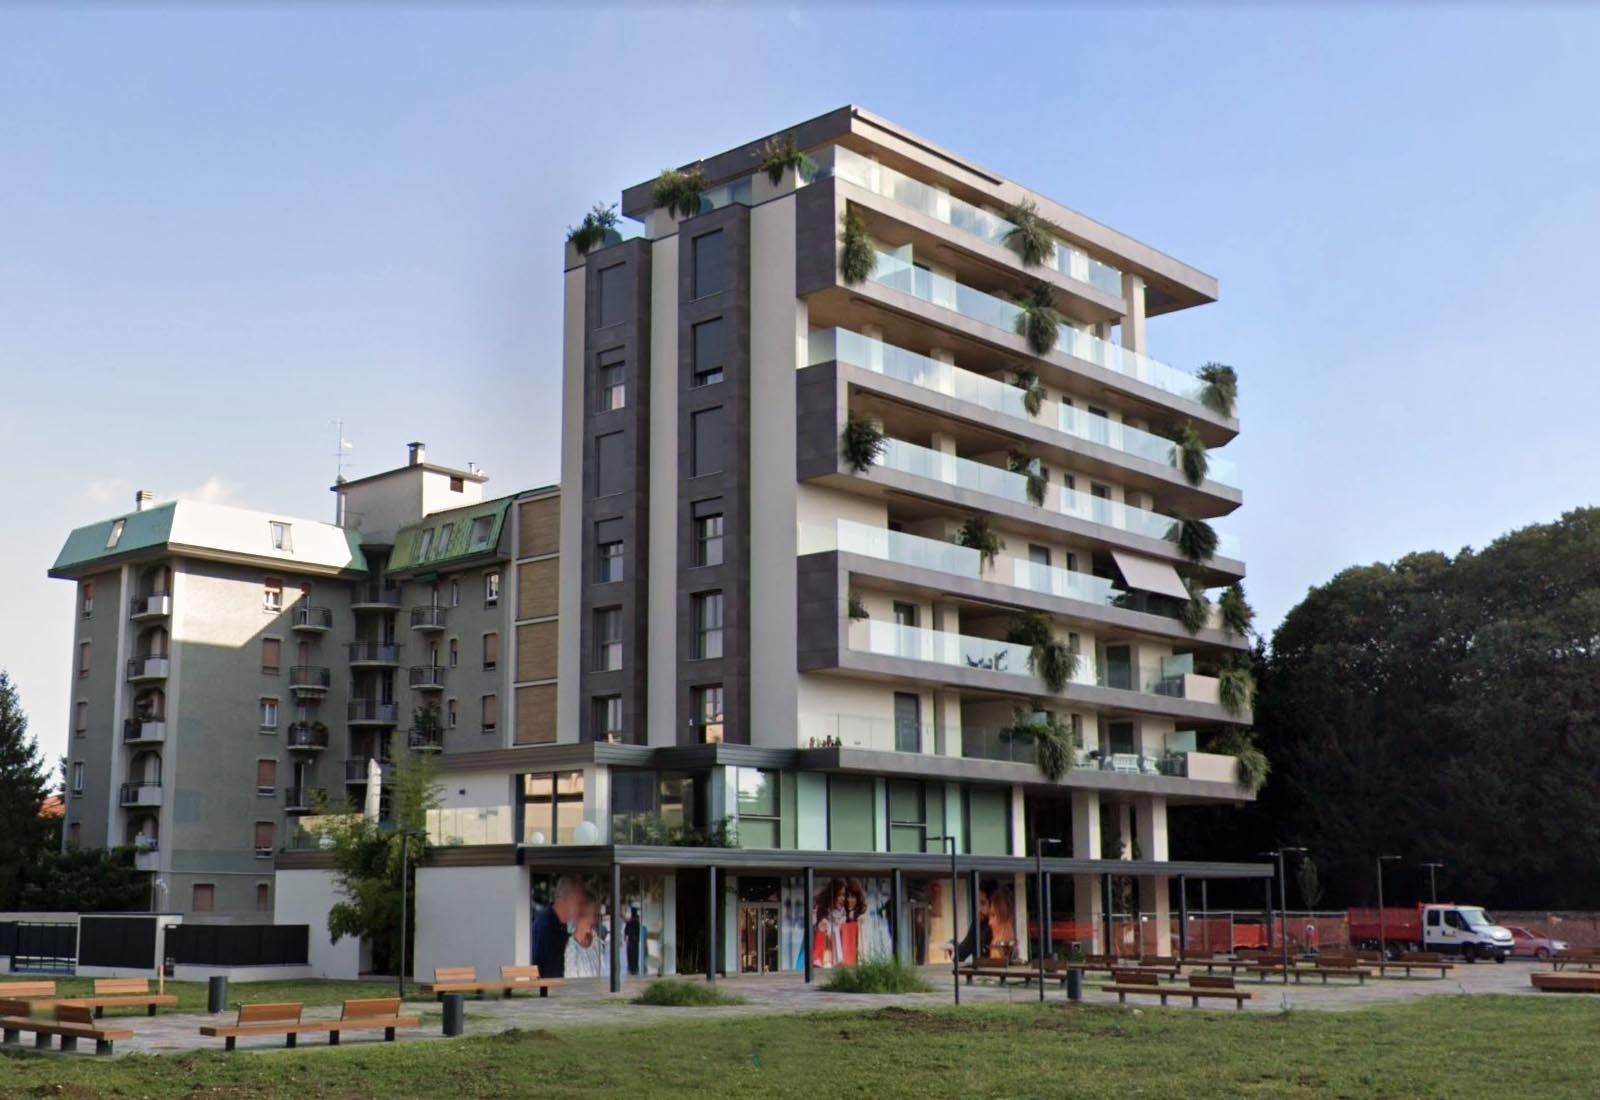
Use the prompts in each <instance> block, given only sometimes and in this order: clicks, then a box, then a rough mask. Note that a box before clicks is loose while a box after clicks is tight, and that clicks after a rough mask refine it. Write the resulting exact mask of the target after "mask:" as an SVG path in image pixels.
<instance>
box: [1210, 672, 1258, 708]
mask: <svg viewBox="0 0 1600 1100" xmlns="http://www.w3.org/2000/svg"><path fill="white" fill-rule="evenodd" d="M1255 694H1256V678H1255V677H1254V676H1252V675H1251V673H1250V669H1249V668H1248V667H1246V666H1245V665H1244V664H1242V663H1240V662H1239V661H1230V662H1228V663H1227V664H1225V665H1223V666H1222V668H1221V669H1220V670H1218V672H1217V701H1218V702H1220V703H1221V704H1222V709H1223V710H1225V711H1227V712H1228V713H1229V714H1240V713H1243V711H1244V710H1245V708H1246V707H1248V706H1250V705H1251V704H1252V703H1253V702H1254V701H1255Z"/></svg>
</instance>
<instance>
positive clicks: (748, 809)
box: [734, 768, 778, 848]
mask: <svg viewBox="0 0 1600 1100" xmlns="http://www.w3.org/2000/svg"><path fill="white" fill-rule="evenodd" d="M734 782H735V783H736V784H737V791H738V807H739V829H738V834H737V835H738V838H739V847H741V848H776V847H778V773H777V772H776V771H772V770H771V769H768V768H740V769H738V774H737V776H735V778H734Z"/></svg>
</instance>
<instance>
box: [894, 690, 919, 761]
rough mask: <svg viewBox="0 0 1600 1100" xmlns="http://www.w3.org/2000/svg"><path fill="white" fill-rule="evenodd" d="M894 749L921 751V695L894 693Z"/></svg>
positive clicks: (906, 692) (905, 692) (902, 692)
mask: <svg viewBox="0 0 1600 1100" xmlns="http://www.w3.org/2000/svg"><path fill="white" fill-rule="evenodd" d="M894 751H895V752H921V751H922V696H920V695H917V694H915V693H914V692H908V691H897V692H895V693H894Z"/></svg>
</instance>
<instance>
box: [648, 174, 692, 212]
mask: <svg viewBox="0 0 1600 1100" xmlns="http://www.w3.org/2000/svg"><path fill="white" fill-rule="evenodd" d="M705 189H706V172H705V169H704V168H703V167H701V166H700V165H698V164H697V165H695V166H694V167H693V168H691V169H689V170H688V171H687V172H679V171H678V170H677V169H674V168H664V169H662V171H661V174H660V175H659V176H657V177H656V181H655V183H653V184H651V185H650V203H651V205H652V206H654V207H655V208H656V209H657V210H665V211H666V212H667V213H669V214H672V215H674V216H676V217H680V218H692V217H694V216H695V215H696V214H698V213H700V204H701V193H702V192H703V191H705Z"/></svg>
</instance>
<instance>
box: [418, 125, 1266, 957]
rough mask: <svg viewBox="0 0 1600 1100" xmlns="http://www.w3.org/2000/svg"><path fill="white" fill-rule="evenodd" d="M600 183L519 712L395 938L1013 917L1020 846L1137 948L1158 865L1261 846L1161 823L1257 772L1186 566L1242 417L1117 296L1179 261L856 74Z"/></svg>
mask: <svg viewBox="0 0 1600 1100" xmlns="http://www.w3.org/2000/svg"><path fill="white" fill-rule="evenodd" d="M791 154H792V155H791ZM769 169H770V171H769ZM620 205H621V211H622V214H623V215H625V216H626V217H627V218H629V219H632V220H633V221H635V222H637V223H639V225H640V226H642V232H638V233H637V235H633V236H631V237H629V238H626V239H625V235H624V234H623V233H619V232H617V231H616V230H615V229H614V228H611V227H602V229H603V231H602V232H597V233H596V234H595V236H596V238H597V239H596V241H594V242H593V247H590V248H588V249H587V250H586V251H581V250H580V249H579V248H578V247H577V246H576V245H575V244H573V243H571V242H569V244H568V248H567V253H566V262H565V288H566V289H565V321H564V324H565V335H564V347H565V351H564V368H563V369H564V384H563V393H564V395H563V423H564V429H563V467H562V493H561V500H560V510H561V516H560V553H559V571H560V572H559V577H560V583H559V593H560V615H559V618H558V620H557V626H556V627H555V629H556V631H557V632H558V637H559V649H560V652H561V654H562V657H563V661H562V664H561V675H560V678H559V684H558V700H557V713H558V721H557V724H556V729H557V741H556V743H555V744H551V745H528V746H522V747H518V748H515V749H512V750H507V751H505V752H502V753H497V754H494V755H493V756H492V757H491V756H490V755H488V754H485V755H484V756H483V757H481V758H480V759H479V760H478V761H477V764H474V762H473V761H472V760H471V759H470V758H461V759H460V760H459V761H458V762H457V763H458V766H459V767H462V768H472V767H475V766H477V765H482V768H483V770H482V771H481V773H479V774H477V775H476V776H475V777H473V778H472V781H471V782H470V783H466V782H464V783H463V784H461V785H460V786H457V785H456V784H454V783H452V784H451V786H452V787H455V788H456V789H455V790H452V791H450V792H447V799H448V802H449V805H448V806H447V808H446V809H445V810H443V811H441V813H440V815H439V820H438V821H437V822H436V823H435V824H436V829H435V832H436V836H435V840H436V841H437V842H439V843H442V844H445V845H448V846H450V847H451V848H453V849H456V850H454V851H452V852H449V853H448V856H449V858H448V860H446V861H444V862H436V863H434V864H433V865H430V866H429V867H427V868H425V869H424V871H423V878H422V882H421V884H420V885H419V907H420V908H419V914H418V935H419V941H418V943H419V946H418V957H417V966H418V969H419V972H425V971H426V970H427V969H428V967H429V966H432V965H460V964H466V963H474V964H476V965H478V966H479V967H481V968H486V969H492V968H493V967H494V966H497V965H500V964H501V963H504V962H506V961H507V960H514V961H516V962H527V961H529V959H530V957H531V958H532V960H533V961H535V962H538V963H539V965H541V966H542V967H545V968H547V969H549V968H551V967H554V966H561V965H565V966H567V967H569V968H570V967H572V966H574V965H576V966H578V967H580V968H581V969H580V972H581V973H595V972H596V970H597V968H598V969H599V970H600V971H604V970H606V969H607V968H609V972H610V973H611V975H612V978H613V980H614V981H615V980H617V979H618V978H620V976H621V974H622V973H624V972H626V973H637V972H644V971H649V972H652V973H655V972H662V973H671V972H673V971H674V970H676V969H684V970H701V969H703V970H705V971H706V972H708V973H715V972H718V971H733V970H745V971H764V970H779V969H793V968H799V967H809V966H813V965H847V964H849V963H850V962H852V961H854V960H856V959H858V958H860V957H865V955H867V954H869V953H871V952H873V951H884V950H893V951H896V952H899V953H901V954H902V955H904V956H905V957H906V958H908V959H912V960H915V961H919V962H944V961H948V960H949V958H950V956H951V953H952V952H956V953H957V954H960V955H963V956H964V955H968V954H971V953H973V952H974V950H976V951H978V952H980V953H988V952H996V953H1004V952H1009V953H1014V954H1017V955H1021V956H1026V955H1027V953H1028V951H1029V950H1030V947H1029V943H1030V941H1032V942H1034V943H1037V942H1038V939H1039V937H1040V931H1039V930H1040V927H1041V922H1040V921H1039V920H1038V916H1039V907H1038V904H1037V901H1036V898H1037V896H1038V894H1037V891H1038V887H1039V886H1040V883H1038V882H1037V881H1036V880H1035V879H1034V877H1033V875H1032V874H1031V870H1032V868H1033V865H1034V863H1033V860H1034V857H1035V855H1036V853H1042V854H1043V856H1044V857H1046V858H1045V865H1046V869H1047V871H1048V876H1047V878H1048V881H1047V883H1045V884H1044V885H1046V886H1047V887H1048V888H1049V889H1048V890H1047V900H1046V901H1045V907H1046V909H1047V910H1048V913H1049V920H1048V922H1044V923H1045V924H1046V925H1047V928H1048V931H1047V932H1046V934H1045V941H1046V943H1047V944H1048V943H1052V942H1060V941H1063V940H1067V939H1073V940H1078V941H1082V942H1084V943H1086V944H1087V943H1091V942H1094V943H1100V942H1105V943H1108V944H1109V943H1110V942H1111V941H1112V939H1113V934H1114V932H1115V934H1116V935H1117V936H1118V937H1122V936H1132V937H1137V938H1138V939H1139V941H1140V945H1141V946H1144V947H1145V948H1146V949H1158V950H1166V949H1168V948H1169V947H1170V946H1171V943H1172V940H1173V938H1174V937H1179V936H1181V935H1182V932H1181V929H1182V923H1181V921H1179V922H1174V921H1173V920H1172V919H1171V918H1173V917H1174V916H1176V915H1177V914H1176V913H1175V912H1174V909H1175V908H1176V909H1181V908H1182V906H1183V904H1184V899H1185V897H1186V892H1185V891H1184V889H1183V886H1184V884H1185V881H1186V880H1193V879H1195V878H1218V877H1251V878H1259V877H1261V876H1262V875H1263V874H1265V868H1262V867H1258V866H1254V865H1248V866H1246V865H1220V864H1199V863H1177V862H1173V861H1171V860H1169V858H1168V810H1169V808H1170V807H1172V806H1176V805H1182V804H1200V803H1208V802H1210V803H1237V802H1240V801H1243V800H1246V799H1248V798H1249V797H1251V795H1250V793H1249V791H1248V789H1247V788H1246V787H1245V786H1244V785H1242V784H1241V782H1240V778H1239V776H1238V773H1237V770H1236V762H1235V759H1234V758H1233V757H1232V756H1229V755H1219V754H1217V753H1213V752H1206V751H1204V749H1205V747H1206V746H1207V745H1208V744H1209V743H1210V742H1211V740H1212V739H1213V738H1216V737H1218V735H1222V734H1226V733H1227V732H1228V731H1229V730H1234V729H1238V728H1241V727H1243V726H1246V725H1248V723H1249V722H1250V718H1251V715H1250V704H1249V691H1248V687H1247V685H1245V684H1244V683H1243V681H1242V680H1241V678H1240V672H1239V671H1238V666H1239V665H1240V664H1241V663H1242V658H1243V655H1244V653H1245V651H1246V641H1245V638H1244V637H1243V636H1242V634H1241V633H1236V632H1233V631H1230V630H1229V629H1227V628H1226V626H1225V624H1224V621H1223V618H1222V617H1221V616H1219V614H1218V613H1217V612H1216V610H1214V609H1213V608H1212V607H1211V606H1210V605H1209V601H1208V602H1202V601H1201V600H1199V599H1198V598H1197V594H1199V593H1204V592H1206V591H1208V590H1209V591H1210V592H1211V593H1212V595H1213V596H1216V595H1217V594H1219V593H1220V592H1222V591H1223V590H1225V589H1226V588H1227V587H1228V586H1230V585H1232V584H1234V583H1235V582H1237V581H1239V580H1240V579H1241V578H1242V577H1243V575H1244V565H1243V563H1242V561H1241V559H1240V554H1239V552H1238V550H1237V548H1236V547H1235V545H1234V541H1233V539H1232V538H1231V537H1230V536H1229V533H1228V532H1227V530H1226V518H1225V517H1226V516H1227V515H1228V514H1229V513H1231V512H1232V511H1234V510H1235V509H1236V508H1238V507H1239V505H1240V504H1241V502H1242V496H1241V493H1240V490H1239V480H1238V478H1237V475H1236V473H1235V471H1234V470H1233V468H1232V466H1231V464H1230V463H1229V462H1228V461H1227V460H1226V459H1225V458H1224V457H1223V456H1222V455H1221V454H1219V453H1217V452H1218V451H1219V450H1221V449H1223V448H1224V447H1225V445H1226V444H1227V443H1228V442H1229V441H1230V440H1232V439H1233V438H1234V437H1235V435H1236V434H1237V432H1238V431H1239V423H1238V420H1237V418H1236V415H1235V412H1234V409H1233V402H1232V393H1231V388H1230V387H1229V386H1228V385H1227V384H1226V380H1225V379H1221V378H1219V376H1218V375H1216V374H1212V375H1211V376H1210V377H1209V378H1204V377H1200V376H1198V375H1197V374H1196V373H1193V372H1191V371H1187V370H1182V369H1179V368H1177V367H1174V366H1170V365H1168V364H1166V363H1163V362H1162V361H1160V360H1159V359H1157V358H1155V357H1154V353H1155V351H1156V349H1155V348H1154V347H1153V346H1152V345H1153V339H1152V336H1151V326H1150V324H1149V323H1150V321H1151V320H1152V319H1153V318H1156V317H1159V316H1163V315H1166V314H1173V313H1177V312H1178V311H1181V310H1184V309H1188V308H1191V307H1194V306H1199V305H1203V304H1205V303H1207V302H1210V301H1213V300H1214V299H1215V298H1216V297H1217V284H1216V281H1215V280H1214V279H1213V278H1211V277H1210V276H1208V275H1206V274H1204V273H1202V272H1200V271H1198V270H1196V269H1195V268H1193V267H1191V266H1189V265H1188V264H1185V263H1183V262H1180V261H1178V260H1175V259H1173V258H1171V257H1169V256H1166V255H1164V254H1162V253H1161V252H1158V251H1157V250H1155V249H1154V248H1152V247H1150V246H1148V245H1146V244H1143V243H1141V242H1139V241H1136V240H1133V239H1131V238H1129V237H1127V236H1125V235H1123V234H1121V233H1119V232H1117V231H1115V230H1113V229H1110V228H1108V227H1106V226H1103V225H1101V224H1099V223H1096V222H1094V221H1092V220H1090V219H1089V218H1087V217H1085V216H1084V215H1082V214H1079V213H1077V212H1075V211H1073V210H1071V209H1068V208H1067V207H1065V206H1062V205H1061V204H1059V203H1057V202H1055V201H1053V200H1052V199H1050V198H1048V197H1046V196H1045V195H1043V194H1040V193H1037V192H1034V191H1032V190H1029V189H1027V188H1025V187H1023V186H1021V185H1019V184H1016V183H1013V182H1011V181H1009V180H1006V179H1004V178H1002V177H1000V176H998V175H996V174H994V173H992V172H990V171H988V170H986V169H984V168H982V167H980V166H978V165H975V164H973V163H972V162H970V161H968V160H966V159H964V158H962V157H960V156H959V155H957V154H954V153H951V152H948V151H946V150H943V149H940V148H939V147H937V146H936V145H933V144H932V143H930V142H928V141H926V140H924V139H921V138H919V137H916V136H915V135H912V134H910V133H907V132H906V131H904V130H902V129H900V128H898V127H896V126H894V125H892V124H890V123H888V122H886V121H884V120H882V119H879V118H876V117H874V116H873V115H871V114H869V113H867V112H865V111H862V110H860V109H857V108H854V107H849V108H844V109H840V110H837V111H833V112H831V113H829V114H827V115H824V116H821V117H819V118H815V119H812V120H810V121H807V122H803V123H800V124H798V125H796V126H794V127H793V128H791V129H789V130H786V131H779V132H778V133H776V134H774V135H770V136H767V137H763V138H760V139H758V140H756V141H752V142H750V143H748V144H745V145H742V146H739V147H736V148H733V149H729V150H726V151H724V152H720V153H716V154H714V155H708V156H704V157H703V158H702V159H699V160H696V161H693V162H691V163H689V164H686V165H684V166H683V168H682V169H681V170H680V171H679V172H677V173H666V174H664V175H663V177H662V178H661V179H660V180H657V181H655V182H653V183H652V182H649V181H647V182H642V183H638V184H636V185H634V186H631V187H628V188H627V189H625V190H624V191H623V192H622V195H621V203H620ZM1012 219H1015V220H1012ZM1024 221H1025V222H1027V223H1028V226H1027V228H1030V229H1031V230H1032V231H1033V240H1032V243H1031V247H1029V248H1026V249H1023V248H1019V247H1018V245H1020V244H1022V243H1023V242H1022V241H1020V240H1019V238H1018V234H1017V233H1016V232H1015V231H1016V230H1018V229H1019V228H1023V226H1022V225H1021V223H1022V222H1024ZM629 232H630V233H634V232H636V231H634V230H630V231H629ZM1024 252H1026V253H1027V255H1026V257H1025V256H1024V255H1023V253H1024ZM1025 260H1026V262H1025ZM1019 302H1024V303H1027V304H1026V305H1025V306H1024V305H1019ZM1050 318H1058V319H1059V325H1058V326H1057V329H1056V331H1055V332H1054V333H1053V334H1052V333H1050V332H1049V327H1050V326H1049V325H1048V324H1047V323H1046V322H1047V321H1048V320H1049V319H1050ZM1229 373H1231V372H1229ZM1174 439H1176V440H1178V441H1180V442H1174ZM1201 452H1209V453H1208V454H1207V459H1208V461H1207V462H1206V463H1204V464H1203V465H1204V467H1205V468H1204V469H1200V468H1198V467H1199V466H1200V465H1202V464H1199V463H1196V462H1194V461H1193V460H1194V458H1195V456H1196V455H1197V454H1199V453H1201ZM1213 520H1215V521H1218V526H1219V527H1220V528H1221V529H1220V530H1215V529H1213V528H1212V526H1211V522H1210V521H1213ZM1233 622H1234V624H1235V629H1238V627H1237V619H1236V618H1235V619H1234V620H1233ZM1064 655H1071V656H1064ZM1041 740H1043V741H1046V742H1050V743H1053V744H1060V743H1061V742H1062V741H1063V740H1065V741H1066V744H1067V748H1066V750H1065V751H1066V754H1067V756H1068V757H1069V759H1068V760H1067V761H1066V765H1065V768H1064V771H1063V772H1062V774H1060V775H1059V777H1057V776H1053V775H1047V774H1046V773H1045V769H1042V768H1041V767H1040V766H1039V762H1038V760H1037V756H1038V748H1037V746H1038V745H1040V744H1041ZM1051 770H1052V771H1053V770H1054V769H1051ZM507 771H509V772H511V774H512V777H513V778H512V784H511V786H512V792H513V793H512V798H511V799H510V801H509V802H500V801H499V800H498V799H491V798H486V797H485V796H488V795H492V794H493V792H495V791H496V790H504V788H505V775H506V772H507ZM475 798H476V799H482V801H479V802H477V803H476V804H474V801H473V800H474V799H475ZM952 848H953V849H954V856H955V860H956V866H957V880H958V883H959V885H958V886H956V887H955V888H953V889H952V888H951V886H950V882H951V874H950V867H951V862H950V860H951V849H952ZM446 863H448V866H447V865H445V864H446ZM469 865H470V866H469ZM469 880H470V882H469ZM1130 880H1136V881H1137V884H1138V886H1137V892H1136V893H1137V896H1136V897H1135V898H1133V899H1132V900H1129V899H1128V898H1127V897H1126V896H1125V894H1124V893H1123V889H1124V888H1123V887H1121V886H1118V885H1117V884H1118V883H1122V882H1127V881H1130ZM1174 884H1176V886H1177V887H1178V890H1177V901H1176V906H1174V898H1173V892H1174V891H1173V887H1174ZM467 885H469V886H470V889H471V891H472V893H473V896H474V897H476V898H479V899H481V901H482V904H479V905H475V906H473V907H471V909H472V911H471V912H470V913H466V912H463V911H462V909H461V907H460V906H459V905H456V904H455V903H454V902H453V901H452V899H453V898H458V897H459V896H460V890H461V889H463V888H466V886H467ZM574 899H577V900H574ZM563 906H564V907H565V908H563ZM586 906H587V909H585V907H586ZM552 908H553V909H554V911H555V912H557V913H558V914H559V915H560V916H559V920H558V921H557V922H556V923H560V924H563V925H566V926H572V925H573V922H574V921H577V922H578V923H579V924H581V923H583V920H584V918H575V917H573V916H572V914H573V913H582V912H588V914H589V916H588V918H587V920H588V923H589V924H591V925H597V927H598V932H597V935H598V937H599V939H600V940H601V941H603V942H605V943H607V944H608V945H609V946H608V948H607V950H606V951H605V952H602V957H601V958H600V959H599V961H598V962H596V961H595V959H594V958H592V957H591V955H592V952H593V950H594V949H593V947H592V944H591V945H590V946H588V947H584V948H583V949H582V950H580V951H578V952H577V954H575V955H574V954H572V953H571V942H572V941H569V940H567V939H566V938H565V937H562V936H557V937H556V939H557V940H559V941H560V942H561V943H565V944H567V945H568V949H569V953H568V955H567V957H566V960H565V962H564V963H563V962H561V961H558V959H559V956H560V952H559V951H556V952H554V953H552V951H551V950H550V946H549V936H547V935H546V934H545V933H546V932H548V930H549V928H550V923H551V922H550V919H549V918H547V917H546V916H545V914H546V913H547V911H549V910H551V909H552ZM1113 908H1115V909H1118V910H1120V911H1123V912H1126V911H1128V910H1129V909H1135V908H1136V909H1138V910H1139V911H1141V912H1142V913H1143V914H1145V916H1146V918H1147V920H1146V921H1145V922H1131V923H1130V925H1125V926H1124V927H1123V928H1122V929H1121V930H1116V929H1114V928H1113V926H1112V923H1111V922H1110V921H1109V920H1108V919H1107V917H1108V913H1109V911H1110V910H1111V909H1113ZM463 922H465V924H466V926H470V934H464V933H463V927H464V925H463ZM542 930H543V931H542ZM1121 946H1123V947H1127V946H1129V945H1128V944H1122V945H1121ZM569 973H570V970H569Z"/></svg>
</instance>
